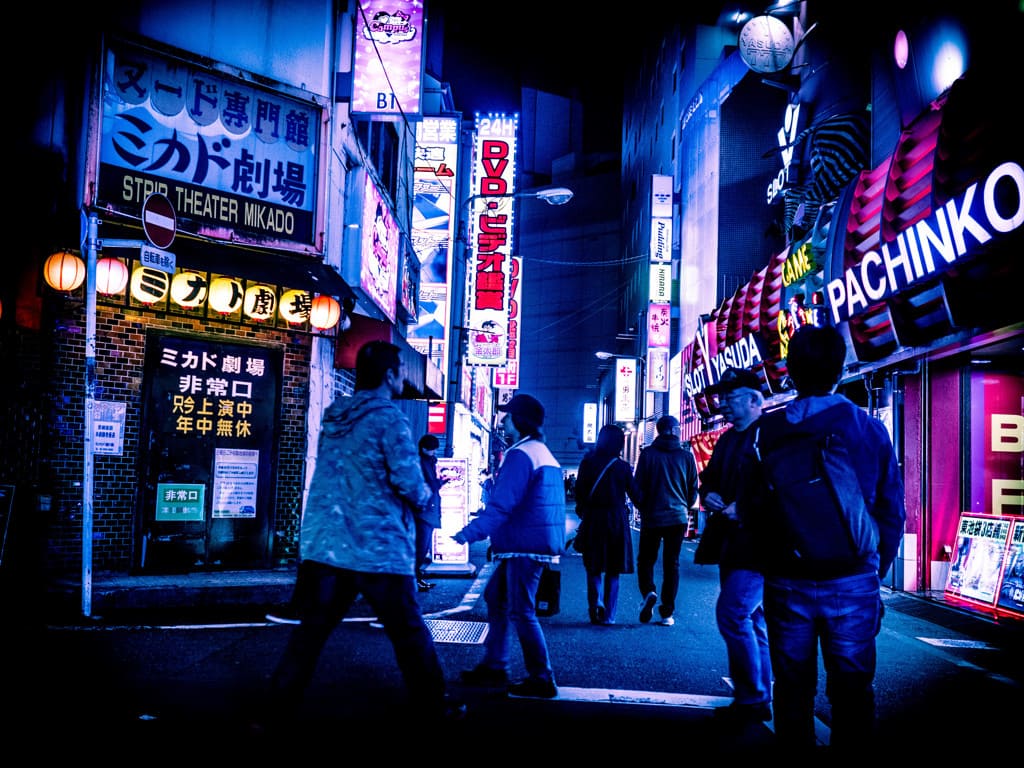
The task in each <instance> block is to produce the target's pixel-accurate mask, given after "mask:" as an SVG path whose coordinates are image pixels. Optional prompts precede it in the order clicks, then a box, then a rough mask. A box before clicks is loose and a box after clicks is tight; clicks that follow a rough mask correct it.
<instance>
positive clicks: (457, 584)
mask: <svg viewBox="0 0 1024 768" xmlns="http://www.w3.org/2000/svg"><path fill="white" fill-rule="evenodd" d="M577 523H578V520H577V519H576V517H575V515H574V514H572V513H570V514H569V522H568V524H567V528H568V529H569V530H570V531H574V530H575V525H576V524H577ZM570 558H579V555H577V554H574V553H572V552H571V551H570V553H569V554H566V555H564V556H563V560H568V559H570ZM486 562H487V546H486V542H478V543H476V544H474V545H473V546H472V547H471V549H470V564H471V565H472V566H474V567H475V571H476V572H477V573H479V571H480V569H481V568H482V567H483V566H484V565H485V564H486ZM681 567H682V570H683V572H684V573H685V571H686V570H687V569H699V568H700V567H701V566H695V565H694V564H693V563H692V562H690V561H689V559H688V558H687V557H686V556H685V552H684V556H683V559H682V565H681ZM295 574H296V569H295V566H285V567H279V568H272V569H266V570H255V571H237V570H232V571H205V572H196V573H185V574H169V575H127V574H120V573H108V572H99V573H95V574H93V580H92V593H91V600H92V612H91V616H90V617H88V618H91V619H100V618H103V617H107V616H111V615H113V614H133V613H152V612H159V611H166V612H168V613H169V614H176V613H179V612H184V611H189V612H204V611H209V612H210V613H211V614H213V615H216V616H219V617H223V618H224V619H229V618H230V617H232V616H249V617H252V616H262V614H263V613H264V612H265V611H266V610H269V609H270V608H271V607H273V606H278V605H282V604H284V603H286V602H288V600H289V599H290V597H291V592H292V588H293V586H294V583H295ZM684 578H685V575H684ZM430 579H431V580H432V581H433V582H434V583H435V584H437V587H436V588H435V589H433V590H431V591H430V592H427V593H422V594H421V599H422V600H423V602H424V604H425V610H426V611H439V610H443V609H445V608H451V607H454V606H457V605H458V604H459V603H460V602H461V600H462V598H463V596H464V595H465V592H466V591H467V590H468V589H469V587H470V586H471V585H472V584H473V582H474V580H475V577H474V575H472V574H470V575H463V574H455V575H449V574H444V573H435V574H431V575H430ZM563 588H564V587H563ZM82 597H83V595H82V589H81V583H80V582H78V581H72V580H62V581H60V582H57V583H54V584H51V585H49V588H48V590H47V595H46V599H47V605H46V615H47V620H48V621H51V622H52V621H56V622H58V623H60V622H74V621H82V620H86V617H85V616H83V614H82ZM882 598H883V601H884V602H885V605H886V607H887V608H888V609H891V610H895V611H900V612H901V613H904V614H908V615H912V616H915V617H918V618H921V619H925V620H927V621H930V622H932V623H935V624H938V625H940V626H944V627H947V628H949V629H955V630H957V631H960V632H962V633H964V634H967V635H971V636H974V637H977V638H979V639H984V640H986V641H988V642H992V643H996V644H1006V643H1020V642H1022V640H1024V622H1022V621H1014V620H1012V619H1004V620H1000V621H995V620H993V619H991V618H990V617H987V616H984V615H981V614H978V613H974V612H972V611H969V610H966V609H964V608H961V607H958V606H956V605H953V604H950V603H945V602H943V601H941V600H938V599H933V598H931V597H928V596H923V595H918V594H916V593H910V592H896V591H892V590H889V589H884V588H883V590H882Z"/></svg>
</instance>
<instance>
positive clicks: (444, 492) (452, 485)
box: [430, 457, 469, 565]
mask: <svg viewBox="0 0 1024 768" xmlns="http://www.w3.org/2000/svg"><path fill="white" fill-rule="evenodd" d="M468 471H469V470H468V469H467V466H466V460H465V459H451V458H443V457H439V458H438V460H437V476H438V478H440V480H441V481H442V482H443V483H444V485H442V486H441V491H440V493H441V527H440V528H435V529H434V532H433V536H432V537H431V547H430V551H431V555H432V559H433V562H434V564H435V565H453V564H455V565H465V564H466V563H468V562H469V545H468V544H459V543H457V542H456V541H455V540H454V539H453V538H452V536H454V535H455V534H456V533H458V532H459V531H461V530H462V529H463V528H465V527H466V524H467V523H468V522H469V506H468V505H469V488H468V481H467V474H468Z"/></svg>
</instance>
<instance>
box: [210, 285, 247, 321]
mask: <svg viewBox="0 0 1024 768" xmlns="http://www.w3.org/2000/svg"><path fill="white" fill-rule="evenodd" d="M244 300H245V294H244V293H243V292H242V283H241V281H239V280H236V279H235V278H233V277H218V278H216V279H215V280H214V281H213V282H212V283H210V306H211V307H212V308H213V309H214V310H216V311H217V312H220V313H221V314H222V315H230V314H233V313H235V312H237V311H238V310H239V309H241V308H242V302H243V301H244Z"/></svg>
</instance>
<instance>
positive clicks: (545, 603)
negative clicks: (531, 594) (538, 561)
mask: <svg viewBox="0 0 1024 768" xmlns="http://www.w3.org/2000/svg"><path fill="white" fill-rule="evenodd" d="M561 603H562V572H561V571H559V570H557V569H556V568H552V567H551V566H550V565H545V566H544V570H543V571H541V574H540V585H539V586H538V587H537V615H538V616H554V615H555V614H556V613H558V612H559V611H560V610H561Z"/></svg>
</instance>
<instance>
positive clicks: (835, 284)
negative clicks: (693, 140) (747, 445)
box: [681, 73, 1024, 620]
mask: <svg viewBox="0 0 1024 768" xmlns="http://www.w3.org/2000/svg"><path fill="white" fill-rule="evenodd" d="M1017 130H1018V129H1017V128H1016V127H1015V123H1014V121H1013V120H1012V119H1010V116H1009V114H1008V107H1007V106H1005V97H1003V98H1002V99H1001V98H1000V96H999V93H998V83H997V78H995V77H984V76H983V75H980V74H977V75H971V74H970V73H969V74H968V75H965V76H963V77H961V78H960V79H959V80H958V81H957V82H955V83H954V84H953V86H952V87H951V88H949V89H948V90H947V91H945V92H944V93H943V94H942V95H941V96H940V97H939V98H937V99H935V100H934V101H933V102H932V103H931V104H929V105H928V108H927V109H925V110H924V111H923V112H922V113H921V114H920V115H918V116H917V117H916V119H914V120H913V121H911V122H910V123H909V124H908V125H906V126H905V127H904V128H903V129H902V130H901V131H900V133H899V139H898V141H897V144H896V147H895V149H894V150H893V152H892V154H891V155H889V156H888V157H886V158H885V159H884V160H883V161H882V162H880V163H877V164H876V165H875V167H873V168H869V169H866V170H863V171H861V172H860V173H859V174H858V175H857V176H856V178H855V179H854V180H853V181H852V182H851V183H850V184H849V185H848V186H847V187H846V188H845V190H844V191H843V193H842V195H841V196H840V198H839V200H838V201H837V202H836V203H835V206H834V208H833V210H832V213H831V217H830V219H829V221H828V223H827V226H826V227H824V228H822V227H818V228H816V231H815V233H812V234H811V235H810V236H809V237H808V239H807V240H806V241H805V242H800V243H794V244H792V245H791V246H790V247H789V248H787V249H786V250H785V251H784V252H782V253H779V254H776V255H774V256H772V257H770V258H769V259H768V260H767V262H768V263H767V264H766V265H765V267H764V268H763V269H761V270H760V271H759V272H757V273H755V274H754V275H753V277H752V278H751V280H750V281H749V282H748V283H747V284H746V285H743V286H741V287H740V288H739V289H738V290H737V291H736V292H735V294H734V295H733V296H731V297H730V298H729V299H727V300H726V301H724V302H723V303H722V304H721V305H720V306H719V307H717V308H716V309H715V310H714V311H713V312H712V313H711V314H710V316H706V317H705V318H704V320H703V322H702V326H701V328H700V329H699V332H698V334H697V337H696V338H694V339H693V341H692V342H690V343H689V344H688V345H687V346H686V348H685V349H684V354H683V379H684V387H683V389H684V391H685V394H684V396H683V402H682V406H681V421H682V422H683V424H684V434H686V433H688V434H689V437H690V439H691V440H695V441H697V442H698V443H700V444H701V445H703V444H704V443H706V442H710V441H713V435H714V433H715V432H716V431H717V430H719V429H720V428H721V423H720V422H719V421H715V419H714V415H715V411H716V403H715V402H714V401H713V399H712V398H711V397H710V396H708V395H706V394H705V390H706V388H707V387H708V386H709V385H711V384H714V383H715V382H716V381H717V377H718V375H719V373H720V371H721V370H724V368H725V367H727V366H729V365H737V366H741V367H746V368H750V369H751V370H753V371H755V372H756V373H758V375H759V376H760V377H761V378H762V384H763V390H764V391H765V392H766V393H768V394H769V407H777V406H780V405H782V404H784V403H785V402H787V401H788V400H789V399H791V398H792V396H793V395H794V393H793V392H792V390H791V389H790V388H789V382H788V381H787V378H786V367H785V349H786V344H787V340H788V338H789V336H790V334H791V333H792V332H793V330H794V329H795V328H796V327H798V326H799V325H800V324H803V323H813V324H821V323H832V324H835V325H836V326H837V327H839V328H840V329H841V330H842V331H843V332H844V334H845V335H846V336H847V341H848V346H849V348H850V356H849V358H848V360H847V371H846V374H845V377H844V380H843V382H842V385H841V391H842V392H843V393H844V394H846V395H847V396H848V397H850V398H851V399H852V400H854V401H855V402H857V403H858V404H860V405H861V406H862V407H864V408H865V409H866V410H868V411H869V412H871V413H872V414H874V415H876V416H877V417H879V418H881V419H882V420H883V422H885V423H886V424H887V426H888V427H889V429H890V433H891V435H892V438H893V443H894V445H895V446H896V448H897V452H898V454H899V456H900V460H901V464H902V467H903V471H904V483H905V490H906V503H907V525H906V530H905V537H904V544H903V551H902V552H901V554H900V557H899V559H898V560H897V563H896V565H895V566H894V568H893V571H892V572H891V573H890V574H889V575H888V577H887V583H888V584H889V585H890V586H892V587H893V588H895V589H899V590H903V591H907V592H914V593H918V594H921V595H922V596H926V597H929V598H932V599H936V600H941V601H945V602H947V603H953V604H956V605H957V606H959V607H962V608H964V609H965V610H971V611H979V612H983V613H985V614H988V615H990V616H992V617H995V618H998V619H1003V620H1009V619H1024V375H1022V371H1024V302H1022V301H1021V298H1020V296H1021V282H1022V273H1024V269H1022V262H1024V158H1022V151H1021V147H1020V142H1019V137H1018V136H1015V135H1014V133H1015V132H1016V131H1017ZM823 231H824V232H826V233H827V236H826V237H822V232H823ZM704 447H705V448H707V446H704Z"/></svg>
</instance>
